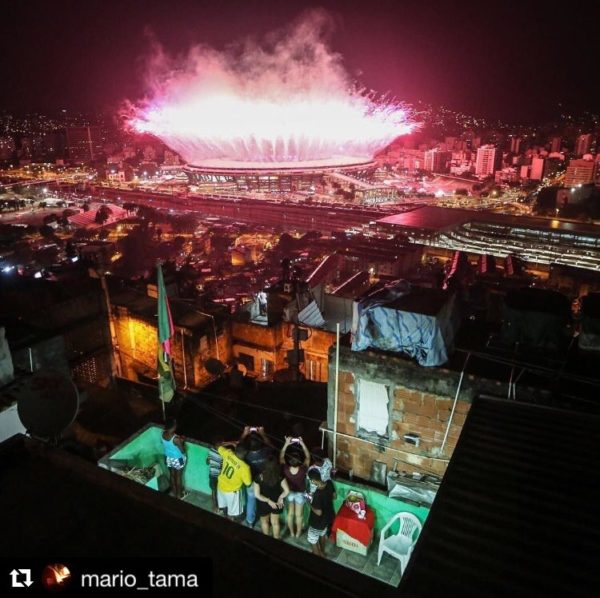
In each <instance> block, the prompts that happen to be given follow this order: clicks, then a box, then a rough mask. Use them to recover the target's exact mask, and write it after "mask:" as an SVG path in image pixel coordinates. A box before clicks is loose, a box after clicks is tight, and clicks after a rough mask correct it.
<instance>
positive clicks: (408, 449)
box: [328, 347, 477, 479]
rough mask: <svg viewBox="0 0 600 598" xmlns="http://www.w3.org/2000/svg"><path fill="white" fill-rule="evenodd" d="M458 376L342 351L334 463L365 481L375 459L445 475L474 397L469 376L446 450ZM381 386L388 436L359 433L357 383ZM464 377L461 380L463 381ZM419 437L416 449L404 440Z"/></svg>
mask: <svg viewBox="0 0 600 598" xmlns="http://www.w3.org/2000/svg"><path fill="white" fill-rule="evenodd" d="M333 362H334V360H333V358H332V356H330V364H331V365H330V372H329V376H330V382H329V384H328V391H329V392H328V395H329V397H328V428H329V429H330V430H332V429H333V424H334V421H333V420H334V395H335V393H334V385H335V382H334V381H335V372H334V366H333ZM458 376H459V374H458V373H457V372H450V371H448V370H445V369H443V368H421V367H419V366H417V365H416V364H414V363H412V362H411V361H408V360H404V359H402V358H400V357H395V356H389V355H382V354H378V353H374V352H370V351H364V352H351V351H350V350H349V349H347V348H345V347H341V348H340V372H339V395H338V410H337V430H338V433H339V434H340V435H339V436H338V441H337V465H338V467H339V468H341V469H344V470H348V471H349V470H352V471H353V474H354V475H355V476H358V477H360V478H364V479H369V478H370V477H371V468H372V465H373V462H374V461H380V462H383V463H385V464H387V467H388V471H390V470H391V469H393V468H394V462H395V460H396V463H397V469H398V470H399V471H409V472H411V471H419V472H421V473H427V472H429V473H435V474H437V475H443V473H444V472H445V470H446V467H447V465H448V460H449V458H450V457H451V455H452V452H453V450H454V447H455V446H456V443H457V441H458V438H459V436H460V432H461V430H462V426H463V424H464V422H465V419H466V416H467V413H468V412H469V409H470V406H471V402H472V399H473V398H474V396H475V395H476V394H477V384H476V383H475V382H474V380H473V378H472V377H471V379H470V380H469V381H468V383H463V387H462V389H461V393H460V395H459V399H458V401H457V404H456V409H455V412H454V417H453V419H452V423H451V424H450V428H449V431H448V438H447V440H446V444H445V447H444V450H443V451H442V450H441V445H442V442H443V438H444V434H445V431H446V428H447V426H448V421H449V419H450V413H451V409H452V404H453V401H454V395H455V392H456V388H457V384H458ZM360 378H362V379H365V380H369V381H371V382H376V383H379V384H383V385H385V387H386V388H387V391H388V392H387V396H388V398H389V402H388V414H389V421H388V428H387V434H386V436H379V435H377V434H376V433H374V432H367V431H365V430H358V429H357V415H358V408H359V406H358V401H359V397H357V392H358V380H359V379H360ZM466 380H467V378H466V377H465V381H466ZM409 433H410V434H418V435H419V438H420V442H419V446H418V447H417V446H415V445H413V444H410V443H408V442H406V441H405V439H404V435H405V434H409Z"/></svg>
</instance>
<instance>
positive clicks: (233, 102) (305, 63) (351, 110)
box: [128, 12, 414, 165]
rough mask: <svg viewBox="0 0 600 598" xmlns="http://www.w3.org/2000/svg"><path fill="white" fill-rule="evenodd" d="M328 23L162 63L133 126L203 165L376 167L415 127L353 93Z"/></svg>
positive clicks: (312, 22) (382, 104)
mask: <svg viewBox="0 0 600 598" xmlns="http://www.w3.org/2000/svg"><path fill="white" fill-rule="evenodd" d="M328 24H329V20H328V18H327V16H326V15H324V14H323V13H322V12H316V13H315V12H312V13H310V14H308V15H306V16H305V17H304V18H303V19H302V20H300V21H299V22H298V23H297V24H296V25H295V26H294V27H293V28H292V29H291V31H287V32H285V33H282V34H280V35H279V36H278V37H276V36H273V35H271V37H270V42H269V43H268V44H266V45H265V44H263V45H258V44H254V43H250V42H246V43H245V44H244V46H243V47H241V48H240V47H238V48H236V49H233V50H229V51H227V52H217V51H215V50H211V49H206V48H194V49H193V50H192V51H191V52H190V53H189V55H188V56H187V57H186V59H185V60H184V61H179V62H177V61H173V60H169V59H167V58H165V56H164V55H163V54H159V56H158V59H156V60H155V61H154V63H153V73H152V75H153V79H154V81H153V83H152V84H151V92H150V94H149V96H148V98H147V99H146V100H144V101H143V102H141V103H140V104H138V105H135V106H131V107H130V109H129V113H128V121H129V124H130V125H131V126H132V127H133V128H134V129H135V130H136V131H138V132H141V133H151V134H153V135H155V136H157V137H158V138H160V139H161V140H162V141H163V142H164V143H165V144H166V145H167V146H169V147H170V148H172V149H173V150H175V151H176V152H178V153H179V154H180V155H181V156H182V157H183V158H184V159H185V160H186V161H187V162H188V163H190V164H196V165H200V164H202V163H204V162H207V161H214V160H223V161H228V162H267V163H274V162H276V163H289V162H301V161H302V162H303V161H315V160H326V159H331V158H336V157H348V156H352V157H357V158H367V159H369V158H371V157H372V156H373V154H374V153H375V152H377V151H378V150H379V149H381V148H383V147H385V146H386V145H388V144H389V143H390V142H391V141H393V140H394V139H395V138H396V137H398V136H400V135H404V134H406V133H408V132H410V131H411V130H412V129H413V127H414V124H413V123H412V122H411V121H410V118H409V115H408V112H407V110H406V109H405V108H404V107H403V106H402V105H400V104H399V103H396V102H393V101H389V100H383V99H381V98H377V97H376V96H375V95H374V94H373V93H370V94H368V93H365V92H364V91H361V90H358V89H356V88H355V87H352V85H351V84H350V82H349V78H348V76H347V74H346V72H345V70H344V69H343V67H342V66H341V59H340V56H339V55H337V54H335V53H333V52H332V51H331V50H330V48H329V47H328V45H327V43H326V40H325V37H326V35H325V34H326V32H327V27H328Z"/></svg>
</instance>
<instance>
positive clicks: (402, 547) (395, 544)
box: [377, 512, 422, 575]
mask: <svg viewBox="0 0 600 598" xmlns="http://www.w3.org/2000/svg"><path fill="white" fill-rule="evenodd" d="M398 520H400V527H399V529H398V531H397V532H396V534H392V535H391V536H389V537H388V538H386V537H385V534H386V532H387V531H388V530H389V529H390V527H392V525H393V524H394V522H396V521H398ZM421 529H422V526H421V522H420V521H419V520H418V519H417V518H416V517H415V516H414V515H413V514H412V513H405V512H403V513H396V514H395V515H394V516H393V517H392V518H391V519H390V520H389V521H388V522H387V523H386V524H385V527H384V528H383V529H382V530H381V535H380V537H379V552H378V555H377V565H379V564H380V563H381V557H382V556H383V553H384V552H387V553H388V554H390V555H392V556H393V557H395V558H397V559H398V560H399V561H400V575H402V574H404V569H405V568H406V565H408V561H409V559H410V555H411V554H412V551H413V547H414V545H415V543H416V541H417V538H418V537H419V534H420V533H421Z"/></svg>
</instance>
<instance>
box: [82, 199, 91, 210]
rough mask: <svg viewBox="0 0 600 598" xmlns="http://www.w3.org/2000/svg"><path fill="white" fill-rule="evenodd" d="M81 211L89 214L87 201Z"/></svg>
mask: <svg viewBox="0 0 600 598" xmlns="http://www.w3.org/2000/svg"><path fill="white" fill-rule="evenodd" d="M83 211H84V212H89V211H90V204H89V203H87V201H86V202H85V203H84V204H83Z"/></svg>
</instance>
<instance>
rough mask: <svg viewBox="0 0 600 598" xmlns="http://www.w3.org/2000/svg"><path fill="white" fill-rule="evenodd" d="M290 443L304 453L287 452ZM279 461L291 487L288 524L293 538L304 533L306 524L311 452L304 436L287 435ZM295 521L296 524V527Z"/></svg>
mask: <svg viewBox="0 0 600 598" xmlns="http://www.w3.org/2000/svg"><path fill="white" fill-rule="evenodd" d="M290 445H298V446H299V447H300V448H301V449H302V455H300V454H299V452H298V451H297V450H290V452H289V453H288V452H287V449H288V447H290ZM279 463H280V464H281V465H282V470H283V477H284V478H285V479H286V480H287V483H288V487H289V489H290V492H289V494H288V495H287V501H288V514H287V525H288V529H289V530H290V536H291V537H292V538H299V537H300V536H301V535H302V528H303V526H304V503H305V502H306V496H305V495H306V472H307V470H308V465H309V464H310V453H309V452H308V449H307V448H306V445H305V444H304V441H303V440H302V438H294V439H293V442H292V438H291V437H289V436H286V438H285V444H284V445H283V448H282V449H281V452H280V453H279ZM294 523H295V524H296V525H295V527H294Z"/></svg>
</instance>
